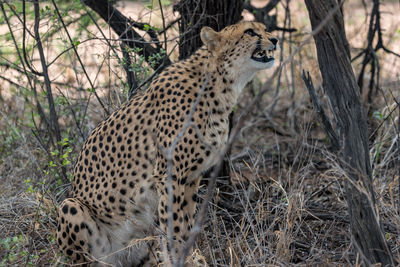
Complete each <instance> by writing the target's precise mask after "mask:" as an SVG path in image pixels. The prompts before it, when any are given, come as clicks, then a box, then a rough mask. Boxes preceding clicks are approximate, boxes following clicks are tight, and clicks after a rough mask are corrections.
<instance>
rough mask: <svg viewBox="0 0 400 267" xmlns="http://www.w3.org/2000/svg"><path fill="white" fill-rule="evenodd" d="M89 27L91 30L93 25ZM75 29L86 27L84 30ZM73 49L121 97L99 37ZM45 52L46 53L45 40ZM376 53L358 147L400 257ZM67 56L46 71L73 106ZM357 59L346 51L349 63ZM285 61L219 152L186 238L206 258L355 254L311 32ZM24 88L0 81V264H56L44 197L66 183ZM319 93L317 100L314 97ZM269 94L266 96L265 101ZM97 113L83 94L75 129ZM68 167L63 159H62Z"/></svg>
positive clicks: (51, 208)
mask: <svg viewBox="0 0 400 267" xmlns="http://www.w3.org/2000/svg"><path fill="white" fill-rule="evenodd" d="M358 2H359V1H348V3H347V4H346V6H345V9H344V10H345V20H346V22H347V24H346V30H347V33H348V34H347V35H348V39H349V42H350V44H351V47H352V51H353V52H354V53H356V52H357V51H359V50H358V49H359V48H361V47H362V45H363V42H364V40H365V38H366V27H367V25H364V24H363V21H364V20H365V13H364V9H363V7H362V6H361V5H360V4H359V3H358ZM135 5H136V4H135ZM291 8H292V14H293V16H292V17H293V21H292V26H293V27H296V28H297V29H299V32H300V33H299V34H294V36H293V44H292V45H293V47H295V46H296V44H299V43H300V42H301V40H302V38H303V37H304V33H306V32H307V31H308V32H309V29H310V26H309V23H308V16H307V13H306V10H305V7H304V5H303V2H301V3H300V2H297V1H292V2H291ZM382 8H383V9H384V10H387V11H390V10H394V9H395V8H398V3H395V2H390V1H389V2H385V3H384V4H383V7H382ZM129 10H130V9H129V4H128V6H127V7H126V12H127V13H125V14H126V15H128V16H129V15H131V14H129ZM141 14H142V15H143V16H137V13H135V16H133V15H132V17H135V18H138V17H140V18H142V19H143V20H145V21H146V20H147V19H149V17H150V18H151V19H154V20H159V18H157V14H156V12H154V13H153V15H152V16H150V15H149V12H142V13H141ZM279 14H280V15H281V14H282V13H279ZM170 16H172V15H171V14H170ZM282 19H283V18H280V20H282ZM399 20H400V19H399V18H398V17H396V15H394V14H392V13H385V14H384V21H383V24H384V27H385V29H386V32H385V41H386V42H387V46H388V47H389V48H390V49H392V50H395V51H397V52H399V51H400V35H399V34H400V33H399V32H398V29H397V27H398V25H399V24H398V23H399ZM157 23H159V21H158V22H157ZM359 25H363V27H361V28H360V27H359ZM396 25H397V27H396ZM0 29H1V30H4V28H3V27H1V28H0ZM90 32H91V33H92V34H93V35H96V36H99V35H98V33H97V32H96V30H95V29H94V28H91V29H90ZM86 37H88V38H89V37H92V36H91V35H90V33H87V36H86ZM50 44H51V43H50ZM90 44H92V45H96V47H101V49H100V48H99V49H97V48H96V49H95V50H96V51H97V52H96V53H94V54H91V51H93V47H91V45H90ZM170 47H172V45H170ZM79 49H80V50H79V52H80V53H82V54H84V55H85V56H84V62H85V63H86V64H87V65H88V66H89V69H90V70H91V71H90V72H91V77H92V78H93V80H94V81H95V83H96V86H98V88H99V89H100V90H103V91H101V92H102V93H101V96H102V99H104V101H105V102H106V103H107V104H108V105H109V106H110V109H114V108H115V107H117V106H118V105H119V104H120V103H121V102H122V101H123V100H124V98H125V97H126V94H124V93H121V90H120V89H119V88H120V86H121V80H120V79H124V77H123V75H124V74H123V72H122V68H121V67H120V66H118V62H117V61H116V60H115V58H112V57H106V56H104V55H102V54H103V52H104V54H107V53H108V54H110V53H109V49H108V48H107V44H106V43H105V42H102V41H98V40H94V41H93V43H90V42H88V43H87V44H85V45H83V46H80V48H79ZM288 49H289V47H288V46H285V49H284V50H283V58H285V57H286V56H287V55H288ZM49 55H52V54H51V53H50V52H49ZM97 55H99V57H97ZM378 56H379V58H380V62H381V66H382V70H381V72H382V77H381V85H382V86H381V87H382V88H381V90H380V91H379V92H377V93H376V94H375V95H374V99H373V102H372V103H370V104H366V108H367V110H368V120H369V125H370V135H371V138H370V158H371V162H372V164H373V168H374V173H373V175H374V177H373V178H374V185H375V191H376V194H377V206H378V208H379V211H380V219H381V221H382V223H383V227H384V231H385V236H386V239H387V241H388V243H389V245H390V248H391V249H392V252H393V254H394V257H395V258H396V259H397V260H399V261H400V251H399V247H400V240H399V238H398V235H399V233H400V216H399V215H400V192H399V182H400V181H399V175H400V169H399V166H400V159H399V155H400V150H399V147H400V145H399V130H398V128H396V127H399V126H398V125H399V110H398V106H397V105H396V103H395V101H394V100H393V97H397V99H399V95H400V80H399V74H400V71H399V69H400V68H399V62H400V60H399V59H396V58H395V57H394V56H392V55H387V54H384V53H381V54H379V55H378ZM2 58H4V56H2ZM74 60H76V58H75V57H74V56H73V55H72V54H68V53H67V54H66V55H65V57H63V62H58V64H56V65H55V67H54V71H55V73H53V74H52V75H53V77H54V78H55V81H57V82H60V83H61V82H68V83H69V84H70V85H71V86H72V88H68V87H63V86H61V85H59V86H55V88H57V89H55V90H56V92H58V94H59V95H61V94H65V95H67V97H68V98H69V99H70V100H71V105H72V107H73V108H76V109H77V108H82V107H84V106H85V103H86V101H87V100H88V94H87V93H85V92H81V91H79V90H74V86H75V87H79V86H81V87H83V88H85V86H86V85H87V84H86V82H85V81H84V78H83V75H82V71H81V70H80V69H79V67H77V66H75V65H73V64H72V63H73V62H74ZM70 63H71V64H70ZM359 64H360V62H354V68H355V73H356V74H357V73H358V72H357V70H358V68H359ZM290 68H291V66H290V65H288V66H287V67H286V68H285V69H284V72H283V74H282V77H281V85H280V89H279V91H278V94H277V95H275V92H270V93H269V94H268V95H266V96H264V98H263V99H262V101H261V103H260V105H259V106H257V107H255V108H254V110H253V111H252V114H251V116H250V119H249V120H248V121H246V123H245V125H244V126H243V128H242V129H241V131H240V134H239V136H238V138H237V141H236V142H235V144H234V147H233V149H232V154H231V157H230V164H231V177H230V179H228V178H226V177H225V178H219V179H218V181H217V185H218V186H217V189H216V190H215V195H214V197H213V201H212V203H211V205H210V206H209V210H208V217H207V220H206V224H205V225H204V231H203V232H202V234H201V236H200V237H199V239H198V242H197V244H196V247H197V249H198V250H199V251H201V253H202V254H203V255H204V256H205V257H206V260H207V262H208V263H209V264H210V265H213V266H289V265H293V266H311V265H312V266H314V265H316V266H353V265H356V266H357V265H358V264H359V263H360V257H359V255H357V253H356V252H355V251H354V249H353V248H352V243H351V238H350V234H349V218H348V213H347V210H346V209H347V205H346V202H345V200H344V188H343V184H344V179H347V178H346V175H345V174H344V172H343V170H342V169H341V168H340V167H339V165H338V164H337V162H336V160H335V157H334V156H333V155H331V154H330V153H329V144H328V143H327V140H326V137H325V134H324V132H323V131H322V129H321V127H320V125H319V123H318V119H317V117H316V115H315V114H314V111H313V110H312V106H311V103H310V101H309V98H308V93H307V90H306V89H305V86H304V84H303V82H302V80H301V78H300V74H301V70H302V68H306V69H307V70H309V71H310V73H311V74H312V76H313V77H314V81H315V83H316V84H318V83H320V79H319V70H318V65H317V62H316V54H315V49H314V47H313V44H309V45H307V46H305V47H304V48H303V49H302V50H301V52H300V54H299V55H298V56H296V57H295V58H294V61H293V70H294V72H293V73H291V69H290ZM4 75H5V76H7V75H8V76H7V77H8V78H10V79H13V78H14V77H20V76H18V74H16V72H15V71H9V72H5V74H4ZM92 75H93V76H92ZM266 75H268V74H267V73H262V74H260V75H259V76H258V78H257V79H256V80H255V81H254V82H253V84H252V85H251V86H249V87H248V88H247V89H246V92H245V94H244V96H243V97H242V99H241V101H240V103H239V104H238V107H237V111H238V113H239V111H240V110H242V109H243V108H245V107H246V105H247V104H248V103H249V101H250V99H251V98H252V97H253V96H254V95H257V93H258V91H259V90H260V88H261V85H262V82H264V81H265V80H266V78H265V77H266ZM97 77H99V78H97ZM21 79H22V78H21ZM365 79H366V81H367V80H368V77H365ZM22 82H23V79H22V80H21V83H22ZM274 86H275V84H274ZM293 90H294V91H293ZM319 93H320V95H321V96H322V93H321V92H319ZM24 97H25V96H24V95H23V93H21V91H20V90H19V89H16V88H15V87H13V86H11V85H10V84H9V83H7V82H3V81H2V83H1V84H0V192H1V193H0V266H27V265H28V266H59V265H61V262H63V261H64V260H63V259H62V257H61V256H60V255H59V252H58V251H57V248H56V246H55V242H54V231H55V207H56V205H57V204H58V203H59V202H60V200H62V199H63V197H64V196H65V192H66V191H67V190H68V186H69V185H68V184H60V183H59V181H58V177H57V176H56V172H55V170H54V168H52V167H51V165H49V161H50V160H51V157H50V156H49V155H48V154H47V152H45V150H44V149H43V144H41V143H40V142H39V141H38V140H37V139H36V138H35V137H34V136H33V135H32V132H31V127H32V126H31V125H28V123H26V121H28V119H29V118H30V110H31V109H32V105H33V104H32V103H31V102H26V101H25V98H24ZM274 99H276V100H274ZM322 100H323V102H324V103H325V106H326V107H328V105H327V103H326V99H324V98H322ZM274 101H277V102H276V106H275V108H274V110H273V111H272V112H271V103H273V102H274ZM393 110H394V111H393ZM63 111H64V112H65V114H66V115H65V116H64V117H63V120H61V124H62V127H63V129H64V130H65V131H67V129H69V131H70V133H71V134H70V136H75V137H76V138H74V140H71V141H72V142H71V143H70V147H71V149H72V152H71V153H70V155H69V156H68V158H69V159H70V160H71V161H73V160H74V158H75V157H76V153H77V152H78V151H79V149H80V147H81V145H82V142H83V138H82V137H80V136H79V135H78V134H77V133H78V130H77V129H76V128H73V127H74V124H73V119H72V117H71V114H70V113H68V108H65V109H64V108H63V107H60V113H61V114H63V113H62V112H63ZM392 111H393V112H392ZM238 113H237V114H238ZM61 116H63V115H61ZM103 117H104V114H103V113H101V112H99V105H98V104H97V103H96V101H95V100H91V101H89V109H88V117H87V118H86V120H87V123H85V125H86V126H85V127H84V128H83V129H82V130H83V132H84V134H87V133H88V132H89V131H90V129H92V128H93V127H94V126H95V125H96V124H97V122H98V121H99V120H101V119H102V118H103ZM71 168H72V164H71V165H69V166H68V170H69V171H70V170H71ZM205 180H207V179H205ZM205 188H206V186H205V184H204V185H203V186H202V188H201V190H200V193H201V194H200V196H201V195H204V194H205Z"/></svg>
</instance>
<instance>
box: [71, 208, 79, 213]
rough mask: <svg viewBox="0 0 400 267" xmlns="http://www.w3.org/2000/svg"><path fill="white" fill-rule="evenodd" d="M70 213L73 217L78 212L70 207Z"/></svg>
mask: <svg viewBox="0 0 400 267" xmlns="http://www.w3.org/2000/svg"><path fill="white" fill-rule="evenodd" d="M70 212H71V214H72V215H75V214H76V213H78V211H77V210H76V208H75V207H72V208H71V210H70Z"/></svg>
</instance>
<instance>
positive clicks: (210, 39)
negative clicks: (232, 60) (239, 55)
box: [200, 26, 221, 51]
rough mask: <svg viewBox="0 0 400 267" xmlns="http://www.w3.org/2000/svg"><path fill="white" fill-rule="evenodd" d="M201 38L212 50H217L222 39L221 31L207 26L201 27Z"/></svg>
mask: <svg viewBox="0 0 400 267" xmlns="http://www.w3.org/2000/svg"><path fill="white" fill-rule="evenodd" d="M200 38H201V40H202V41H203V43H204V44H205V45H206V46H207V48H208V50H210V51H213V50H215V48H216V47H218V44H219V42H220V41H221V36H220V35H219V33H218V32H216V31H214V30H213V29H211V28H210V27H207V26H205V27H203V28H202V29H201V32H200Z"/></svg>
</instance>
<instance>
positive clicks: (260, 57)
mask: <svg viewBox="0 0 400 267" xmlns="http://www.w3.org/2000/svg"><path fill="white" fill-rule="evenodd" d="M251 58H252V59H253V60H256V61H261V62H268V61H271V60H273V59H274V50H270V49H268V50H257V51H255V52H254V53H253V55H252V57H251Z"/></svg>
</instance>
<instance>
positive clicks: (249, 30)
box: [244, 29, 258, 36]
mask: <svg viewBox="0 0 400 267" xmlns="http://www.w3.org/2000/svg"><path fill="white" fill-rule="evenodd" d="M244 33H245V34H249V35H251V36H257V35H258V34H257V33H255V32H254V30H253V29H247V30H245V31H244Z"/></svg>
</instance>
